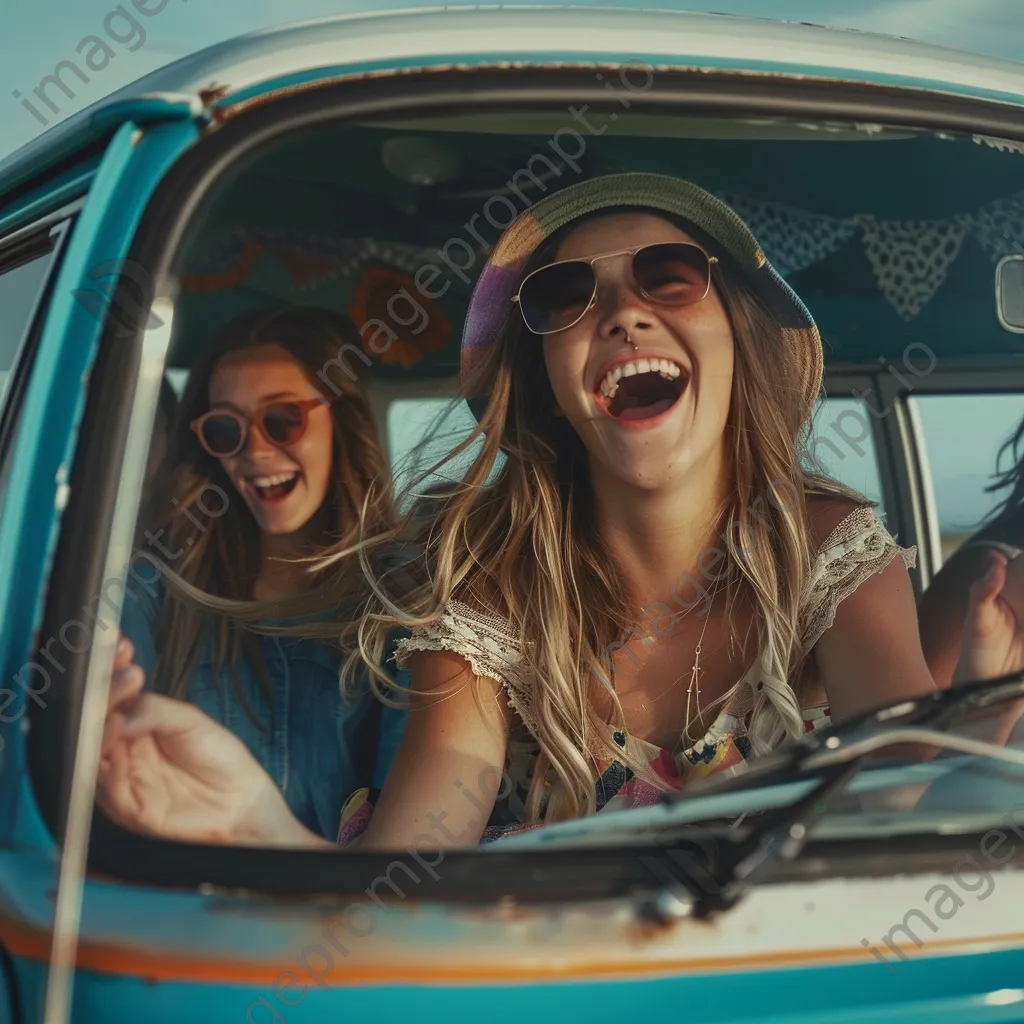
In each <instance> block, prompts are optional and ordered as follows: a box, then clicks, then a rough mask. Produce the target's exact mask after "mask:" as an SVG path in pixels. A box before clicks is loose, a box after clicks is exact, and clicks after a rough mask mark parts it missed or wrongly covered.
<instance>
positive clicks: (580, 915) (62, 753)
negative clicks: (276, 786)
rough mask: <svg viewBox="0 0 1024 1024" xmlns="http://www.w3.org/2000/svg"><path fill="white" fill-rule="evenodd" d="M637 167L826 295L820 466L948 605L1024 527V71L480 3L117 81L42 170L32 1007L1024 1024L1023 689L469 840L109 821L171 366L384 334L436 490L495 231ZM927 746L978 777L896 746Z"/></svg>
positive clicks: (16, 825)
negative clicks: (678, 181)
mask: <svg viewBox="0 0 1024 1024" xmlns="http://www.w3.org/2000/svg"><path fill="white" fill-rule="evenodd" d="M29 101H30V102H31V97H29ZM609 170H648V171H661V172H667V173H673V174H680V175H684V176H685V177H687V178H690V179H692V180H695V181H697V182H698V183H699V184H701V185H703V186H704V187H705V188H707V189H709V190H711V191H713V192H714V193H715V194H717V195H720V196H721V197H722V198H724V199H727V200H728V201H729V202H730V203H731V204H732V205H733V206H734V207H735V208H736V209H737V210H738V211H739V212H740V213H741V214H742V215H743V216H744V217H745V218H746V219H747V220H748V222H749V223H750V224H751V226H752V228H753V230H754V232H755V234H756V235H757V237H758V239H759V240H760V241H761V243H762V245H763V246H764V248H765V251H766V253H767V254H768V256H769V258H770V259H771V261H772V262H773V264H774V265H775V266H776V267H777V268H778V269H779V270H780V272H781V273H783V274H784V275H785V276H786V277H787V278H788V279H789V280H790V281H791V282H792V283H793V284H794V287H795V288H796V290H797V291H798V292H799V293H800V295H801V296H802V297H803V298H804V299H805V300H806V301H807V302H808V305H809V306H810V308H811V309H812V311H813V313H814V315H815V317H816V319H817V321H818V322H819V324H820V326H821V329H822V334H823V336H824V338H825V342H826V353H827V380H826V394H825V395H824V396H823V398H822V401H821V404H820V408H819V411H818V415H817V417H816V419H815V423H814V428H813V443H812V445H811V450H810V453H809V455H810V457H811V458H812V459H813V460H814V461H815V463H816V464H819V465H820V466H821V467H822V468H824V469H827V470H828V471H829V472H831V473H833V474H834V475H836V476H838V477H839V478H840V479H842V480H844V481H845V482H848V483H850V484H851V485H853V486H855V487H857V488H858V489H860V490H862V491H864V492H866V493H867V494H868V495H869V496H870V497H872V498H874V499H875V500H876V501H877V502H878V503H879V507H880V509H881V511H882V512H883V513H884V516H885V519H886V522H887V525H888V527H889V529H890V531H891V532H892V533H894V534H895V535H896V536H897V537H898V538H899V540H900V542H901V543H902V544H904V545H910V544H916V545H917V548H918V563H917V568H916V569H915V570H914V576H913V579H914V585H915V587H916V588H917V590H918V593H922V592H923V591H924V590H925V588H927V586H928V585H929V582H930V580H931V579H932V578H933V577H934V575H935V574H936V573H937V571H938V570H939V568H940V567H941V565H942V564H943V562H944V560H945V559H946V558H947V557H948V556H949V554H950V553H951V552H952V551H953V550H955V549H956V547H957V546H958V545H959V544H960V543H961V542H962V541H963V538H964V537H965V536H966V535H967V534H968V533H970V531H971V529H972V524H973V523H974V522H976V521H977V519H978V518H979V517H980V514H982V513H983V512H984V511H985V508H984V507H983V506H984V503H985V502H986V501H991V500H994V499H992V498H991V496H990V495H988V493H987V492H985V491H984V487H985V485H986V484H987V483H988V481H989V478H990V476H991V474H992V472H993V471H994V470H995V469H996V468H997V461H996V457H997V455H998V452H999V449H1000V446H1001V444H1002V442H1003V441H1004V440H1005V439H1006V438H1007V437H1008V436H1010V435H1011V434H1012V433H1013V432H1014V431H1015V430H1016V427H1017V424H1018V422H1019V421H1020V420H1021V419H1022V418H1024V361H1022V359H1021V356H1022V354H1024V340H1022V335H1024V273H1022V267H1024V64H1015V63H1012V62H1008V61H1000V60H991V59H986V58H982V57H977V56H973V55H970V54H965V53H959V52H954V51H952V50H946V49H939V48H935V47H931V46H926V45H923V44H917V43H913V42H910V41H906V40H898V39H893V38H886V37H881V36H877V37H876V36H872V35H869V34H864V33H854V32H845V31H836V30H829V29H824V28H819V27H815V26H810V25H803V24H795V23H794V24H791V23H782V22H773V21H766V20H746V19H743V18H738V17H728V16H716V15H703V14H688V13H680V12H672V11H656V10H629V11H627V10H614V9H600V8H590V9H583V8H574V7H544V6H534V7H522V8H518V9H516V8H501V7H495V8H491V9H483V8H466V9H462V10H458V9H440V8H438V9H432V10H424V11H420V12H413V13H410V12H403V13H389V14H386V15H385V14H382V15H361V16H352V17H339V18H334V19H329V20H325V21H318V22H312V23H304V24H299V25H296V26H294V27H289V28H284V29H280V30H274V31H268V32H262V33H257V34H255V35H252V36H247V37H244V38H241V39H238V40H236V41H233V42H230V43H226V44H223V45H219V46H215V47H213V48H210V49H207V50H204V51H202V52H200V53H197V54H195V55H193V56H190V57H188V58H186V59H183V60H180V61H177V62H176V63H174V64H171V65H169V66H168V67H166V68H163V69H162V70H160V71H158V72H155V73H154V74H152V75H149V76H147V77H146V78H143V79H142V80H140V81H138V82H136V83H135V84H134V85H132V86H130V87H128V88H125V89H122V90H120V91H119V92H116V93H114V94H113V95H111V96H109V97H107V98H106V99H105V100H103V101H102V102H101V103H98V104H96V105H95V106H93V107H90V108H88V109H87V110H85V111H83V112H82V113H80V114H78V115H76V116H74V117H71V118H69V119H68V120H67V121H66V122H64V123H62V124H60V125H58V126H56V127H54V128H52V129H50V130H48V131H46V132H45V133H44V134H43V135H42V136H41V137H40V138H39V139H38V140H37V141H35V142H33V143H31V144H30V145H28V146H26V147H24V148H23V149H22V150H20V151H19V152H17V153H15V154H14V155H13V156H11V157H9V158H8V159H6V160H5V161H3V162H2V163H0V330H2V335H0V360H2V365H0V370H2V373H3V378H2V390H0V502H2V504H0V622H2V623H3V629H2V630H0V667H2V670H3V675H4V678H5V680H7V682H6V684H5V688H4V689H3V690H0V694H2V704H0V741H2V749H0V966H2V970H0V1021H3V1022H8V1021H10V1022H13V1024H35V1022H45V1024H65V1022H69V1021H74V1022H81V1024H92V1022H98V1021H102V1022H105V1024H107V1022H109V1024H118V1022H121V1021H124V1022H128V1021H132V1022H135V1021H140V1020H144V1021H146V1022H148V1024H164V1022H166V1024H171V1022H180V1021H183V1020H195V1021H216V1022H223V1021H238V1022H239V1024H242V1022H248V1024H304V1022H314V1021H315V1022H322V1021H327V1020H337V1021H364V1020H365V1021H376V1022H392V1021H403V1022H407V1021H415V1022H426V1021H439V1022H441V1021H444V1022H450V1021H462V1020H475V1019H486V1020H493V1021H506V1022H510V1024H511V1022H515V1024H520V1022H521V1021H524V1020H530V1021H545V1022H547V1021H551V1022H555V1021H566V1020H568V1021H572V1020H595V1021H610V1020H636V1019H640V1018H649V1019H652V1020H654V1019H666V1020H667V1019H675V1018H679V1017H684V1016H685V1017H689V1018H696V1019H709V1020H714V1021H721V1022H725V1021H737V1022H738V1021H772V1022H778V1024H783V1022H785V1024H798V1022H800V1024H811V1022H814V1024H819V1022H829V1024H855V1022H856V1024H868V1022H881V1021H894V1020H899V1021H901V1022H903V1024H913V1022H918V1021H920V1022H925V1021H927V1022H928V1024H934V1022H936V1021H943V1022H946V1021H948V1022H950V1024H953V1022H968V1021H971V1022H974V1021H976V1022H983V1021H984V1022H989V1021H991V1022H995V1021H1000V1022H1009V1021H1024V914H1022V910H1021V908H1022V907H1024V778H1022V776H1021V770H1022V766H1024V753H1022V751H1021V750H1020V749H1019V748H1017V747H1014V746H1012V745H1011V746H1006V747H994V746H992V745H990V744H987V743H985V742H983V741H981V740H979V739H978V738H977V737H976V736H975V735H974V734H973V732H974V731H976V730H974V726H975V725H976V724H977V723H978V722H979V721H982V720H984V718H985V716H986V715H989V714H991V713H993V709H995V710H996V711H997V710H998V709H999V708H1000V707H1001V706H1002V705H1003V704H1005V702H1007V701H1011V700H1015V699H1019V698H1020V697H1021V696H1022V695H1024V683H1022V682H1021V680H1019V679H1009V680H1001V681H996V682H993V683H990V684H985V685H982V686H978V687H972V688H969V689H968V690H966V691H961V692H953V691H949V692H943V693H942V694H940V695H939V696H936V697H935V698H934V699H931V700H928V701H912V702H907V703H904V704H902V705H899V706H897V707H893V708H889V709H886V710H884V711H882V712H877V713H875V714H872V715H869V716H866V717H864V718H863V719H861V720H858V721H857V722H854V723H852V724H849V725H846V726H843V727H836V728H832V729H829V730H825V731H823V732H821V733H815V734H813V736H810V737H809V738H808V739H807V740H806V741H805V742H804V743H803V744H801V745H797V746H794V747H792V748H787V749H785V750H783V751H780V752H779V753H778V754H777V755H773V756H771V757H769V758H765V759H763V760H762V761H761V762H759V763H758V764H757V765H755V766H754V767H752V769H751V770H750V771H749V772H747V773H746V774H744V775H742V776H738V777H737V778H735V779H731V780H725V781H722V782H710V781H709V782H707V783H706V784H704V785H702V786H699V787H694V788H693V789H692V790H691V791H688V792H687V793H686V794H685V795H684V796H680V797H679V798H678V799H675V800H673V801H666V802H665V803H663V804H660V805H658V806H656V807H650V808H645V809H641V810H635V811H628V812H620V813H616V814H607V815H600V816H597V817H595V818H594V819H588V820H583V821H578V822H572V823H568V824H564V825H559V826H557V827H550V828H545V829H539V830H536V831H534V832H529V833H525V834H523V835H520V836H517V837H515V838H510V839H508V840H506V841H504V842H501V843H496V844H493V846H491V847H489V848H487V849H484V848H481V849H480V850H473V851H468V852H449V853H432V854H429V855H426V854H423V853H420V852H416V851H409V852H407V853H402V854H400V855H398V856H396V857H394V858H389V857H385V856H382V855H377V854H370V853H362V854H361V853H359V852H358V851H354V852H352V851H345V852H339V853H338V854H337V855H331V854H326V855H325V854H319V853H313V852H290V851H286V850H280V849H258V848H234V847H227V846H200V845H194V844H188V843H173V842H164V841H158V840H155V839H152V838H146V837H142V836H138V835H134V834H128V833H126V832H124V831H122V830H119V829H118V828H116V827H115V826H114V824H113V823H112V822H110V821H109V820H107V819H105V818H104V817H103V815H102V814H100V813H98V812H95V813H94V787H95V775H96V766H97V761H98V757H99V743H100V729H101V723H102V720H103V715H104V709H105V706H106V699H107V687H108V680H109V674H110V665H111V660H112V657H113V650H112V647H113V643H112V639H113V635H114V631H113V630H109V629H108V628H107V627H106V626H105V625H104V624H103V619H102V615H107V617H108V618H111V619H114V620H116V618H117V615H118V614H119V608H120V602H121V599H122V596H123V594H124V592H125V588H126V584H130V582H131V576H132V572H133V571H134V568H133V561H132V555H133V552H132V549H131V538H132V536H133V531H134V524H135V521H136V516H137V513H138V507H139V499H140V494H141V492H142V485H143V479H144V475H145V470H146V463H147V457H148V454H149V449H150V444H151V437H152V435H153V430H154V423H155V419H156V416H157V405H158V396H159V395H160V392H161V389H162V387H163V386H164V382H165V381H166V382H168V383H169V384H170V385H171V386H172V387H174V388H175V389H180V387H181V386H182V383H183V381H185V380H186V379H187V377H188V374H189V370H190V367H192V366H193V365H194V364H195V363H196V361H197V359H199V358H200V357H201V355H202V353H203V351H204V350H205V347H206V346H207V345H208V344H210V342H211V339H212V338H213V337H214V335H215V334H216V332H217V330H218V329H219V328H220V326H222V325H223V324H224V323H226V322H227V321H228V320H230V319H232V318H233V317H235V316H237V315H238V314H240V313H242V312H245V311H247V310H252V309H259V308H263V307H265V306H267V305H270V304H273V303H277V302H291V303H299V304H309V305H316V306H327V307H332V308H335V309H337V310H339V311H341V312H345V313H347V314H348V315H350V316H351V317H352V319H353V320H355V321H356V322H357V323H363V322H368V321H369V320H371V319H375V320H377V321H379V322H381V323H383V324H385V325H386V326H387V328H388V331H389V336H390V335H391V334H393V336H394V337H393V339H392V343H391V344H390V345H388V346H386V352H375V351H371V348H370V347H369V346H367V347H366V350H365V351H364V352H363V353H362V355H361V357H360V358H361V360H362V362H363V363H364V364H366V365H367V366H368V367H369V373H368V380H369V383H368V385H367V387H368V392H369V395H370V398H371V401H372V404H373V407H374V410H375V413H376V415H377V419H378V424H379V428H380V431H381V435H382V437H383V438H384V439H385V441H386V447H387V452H388V457H389V460H390V465H391V467H392V471H393V473H394V475H395V478H396V480H397V481H399V482H401V480H403V479H407V478H408V474H410V473H412V472H413V471H414V470H415V467H416V464H417V460H418V459H420V458H422V457H424V452H423V448H422V445H421V444H420V442H421V440H422V438H423V437H424V436H425V433H426V431H427V429H428V427H429V426H430V424H431V423H432V422H433V421H435V420H436V418H437V416H438V414H440V413H442V412H443V413H444V414H445V431H444V433H443V436H444V437H446V438H448V439H449V441H451V443H454V442H456V441H457V440H458V439H459V437H460V436H463V435H464V433H465V432H466V431H468V429H469V428H470V424H471V423H472V417H471V413H470V412H469V410H468V408H466V407H465V406H464V405H458V404H455V405H452V404H451V399H452V397H453V396H455V395H456V393H457V391H456V386H457V382H456V375H457V367H458V338H459V328H460V323H461V318H462V317H463V316H464V315H465V306H466V301H467V299H468V296H469V292H470V289H471V286H472V283H473V281H474V278H475V275H476V274H477V273H478V272H479V270H480V268H481V266H482V263H483V256H484V253H485V252H486V250H487V248H488V246H489V245H490V244H492V243H493V242H494V240H495V239H496V238H497V235H498V233H499V232H500V230H501V229H502V228H503V227H504V226H505V225H506V224H507V223H508V222H509V220H510V219H511V218H512V217H513V216H514V215H515V214H516V213H518V212H520V211H521V210H522V209H525V208H526V207H527V206H529V205H530V204H531V203H532V202H534V201H535V200H536V199H537V198H539V197H541V196H542V195H544V194H545V193H546V192H547V191H548V190H549V189H550V188H552V187H559V186H561V185H564V184H567V183H570V182H571V181H574V180H577V179H580V178H583V177H586V176H591V175H594V174H600V173H606V172H608V171H609ZM428 454H429V453H428ZM90 607H91V608H92V609H93V612H94V614H93V615H92V617H91V618H88V617H87V618H86V619H85V620H84V621H83V609H85V608H90ZM104 609H106V610H105V611H104ZM908 739H917V740H927V741H928V742H930V743H933V744H935V745H937V746H939V747H940V748H942V749H943V751H944V754H943V756H941V757H938V758H934V759H932V760H930V761H928V762H927V763H895V764H894V763H892V762H891V760H890V761H887V762H885V764H884V765H883V764H881V763H880V762H879V761H877V760H872V759H871V755H873V754H875V753H878V752H880V751H882V752H884V750H885V749H886V748H887V747H891V746H892V745H893V744H896V743H900V742H905V741H907V740H908ZM599 819H600V820H599ZM1018 872H1019V873H1018Z"/></svg>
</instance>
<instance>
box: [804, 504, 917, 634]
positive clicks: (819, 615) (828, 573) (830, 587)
mask: <svg viewBox="0 0 1024 1024" xmlns="http://www.w3.org/2000/svg"><path fill="white" fill-rule="evenodd" d="M896 555H899V556H900V558H902V559H903V564H904V565H906V567H907V568H908V569H911V568H913V567H914V565H915V564H916V562H917V548H916V547H911V548H902V547H900V546H899V544H897V543H896V541H895V540H893V538H892V536H891V535H890V534H889V531H888V530H886V528H885V527H884V526H883V525H882V522H881V520H880V519H879V518H878V516H877V515H875V511H874V509H872V508H870V507H869V506H866V505H865V506H861V507H860V508H857V509H854V511H853V512H851V513H850V514H849V515H848V516H847V517H846V518H845V519H843V520H842V522H841V523H840V524H839V525H838V526H837V527H836V528H835V529H834V530H833V531H832V533H831V534H830V535H829V537H828V539H827V540H826V541H825V543H824V544H822V546H821V548H820V549H819V550H818V555H817V558H816V559H815V561H814V565H813V567H812V569H811V578H810V579H809V580H808V581H807V589H806V591H805V596H804V602H803V612H802V623H801V631H800V639H801V645H802V647H803V649H804V650H805V651H809V650H810V649H811V648H812V647H813V646H814V645H815V644H816V643H817V642H818V641H819V640H820V639H821V637H822V634H823V633H824V632H825V630H827V629H828V628H829V627H830V626H831V625H832V623H833V622H835V618H836V609H837V608H838V607H839V605H840V604H842V602H843V601H844V600H846V598H848V597H849V596H850V595H851V594H852V593H853V592H854V591H855V590H856V589H857V588H858V587H859V586H860V585H861V584H862V583H863V582H864V581H865V580H867V579H869V578H870V577H871V576H874V575H875V573H879V572H881V571H882V570H883V569H884V568H885V567H886V566H887V565H888V564H889V563H890V562H891V561H892V560H893V558H895V557H896Z"/></svg>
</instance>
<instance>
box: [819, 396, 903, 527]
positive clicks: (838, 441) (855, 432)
mask: <svg viewBox="0 0 1024 1024" xmlns="http://www.w3.org/2000/svg"><path fill="white" fill-rule="evenodd" d="M804 466H805V468H806V469H808V470H811V471H812V472H818V473H823V474H824V475H825V476H829V477H832V478H833V479H834V480H838V481H839V482H840V483H843V484H846V486H847V487H851V488H853V490H855V491H857V492H858V493H860V494H863V495H864V497H865V498H867V499H868V500H869V501H875V502H878V513H879V515H881V516H883V517H884V514H885V504H884V502H883V501H882V474H881V472H880V470H879V466H878V452H877V451H876V449H875V439H874V434H873V433H872V431H871V417H870V415H869V411H868V409H867V407H866V405H865V403H864V399H862V398H853V397H849V396H835V397H827V398H824V399H822V401H821V402H819V403H818V407H817V409H815V412H814V419H813V420H812V423H811V433H810V437H809V440H808V443H807V450H806V453H805V458H804Z"/></svg>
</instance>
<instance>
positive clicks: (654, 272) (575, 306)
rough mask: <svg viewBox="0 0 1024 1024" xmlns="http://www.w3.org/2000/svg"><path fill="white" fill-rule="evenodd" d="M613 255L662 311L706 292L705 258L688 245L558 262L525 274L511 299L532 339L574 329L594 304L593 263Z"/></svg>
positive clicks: (708, 275)
mask: <svg viewBox="0 0 1024 1024" xmlns="http://www.w3.org/2000/svg"><path fill="white" fill-rule="evenodd" d="M612 256H631V257H632V272H633V280H634V281H635V282H636V286H637V288H638V289H639V291H640V294H641V295H642V296H643V297H644V298H645V299H648V300H650V301H651V302H654V303H657V304H658V305H661V306H690V305H693V304H694V303H696V302H700V301H701V300H702V299H703V298H704V297H705V296H706V295H707V293H708V291H709V290H710V288H711V264H712V263H717V262H718V257H717V256H709V255H708V254H707V253H706V252H705V251H704V250H703V249H702V248H701V247H700V246H699V245H696V244H695V243H693V242H654V243H652V244H650V245H641V246H639V247H638V248H636V249H619V250H617V251H616V252H602V253H600V254H598V255H597V256H590V257H588V258H586V259H575V260H559V261H558V262H557V263H549V264H547V266H544V267H540V268H539V269H537V270H534V271H533V272H532V273H530V274H527V275H526V277H524V278H523V280H522V283H521V284H520V285H519V291H518V293H517V294H516V295H514V296H513V297H512V301H513V302H515V303H517V304H518V306H519V309H520V311H521V312H522V314H523V320H524V321H525V322H526V326H527V327H528V328H529V329H530V330H531V331H532V332H533V333H534V334H555V333H557V332H558V331H564V330H567V329H568V328H570V327H573V326H575V325H576V324H578V323H579V322H580V321H581V320H582V319H583V318H584V317H585V316H586V315H587V313H588V312H589V311H590V309H591V307H592V306H593V305H594V302H595V300H596V299H597V274H596V273H595V272H594V264H595V263H596V262H597V261H598V260H606V259H609V258H611V257H612Z"/></svg>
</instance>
